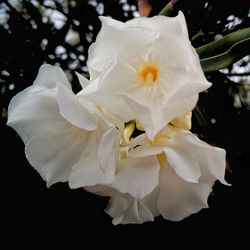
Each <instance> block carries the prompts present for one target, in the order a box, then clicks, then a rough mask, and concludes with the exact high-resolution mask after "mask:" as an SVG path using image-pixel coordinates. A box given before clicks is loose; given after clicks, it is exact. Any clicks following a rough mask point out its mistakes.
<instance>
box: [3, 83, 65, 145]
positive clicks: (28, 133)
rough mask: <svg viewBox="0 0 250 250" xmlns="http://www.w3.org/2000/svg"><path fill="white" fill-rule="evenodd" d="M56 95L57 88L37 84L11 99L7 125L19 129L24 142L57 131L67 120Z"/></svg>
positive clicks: (18, 131)
mask: <svg viewBox="0 0 250 250" xmlns="http://www.w3.org/2000/svg"><path fill="white" fill-rule="evenodd" d="M55 96H56V91H55V90H51V89H47V88H45V87H43V86H39V85H35V86H31V87H29V88H27V89H25V90H24V91H22V92H20V93H19V94H17V95H16V96H15V97H14V98H13V99H12V100H11V102H10V104H9V107H8V123H7V125H8V126H11V127H12V128H14V129H15V130H16V131H17V133H18V134H19V135H20V136H21V138H22V140H23V141H24V143H27V141H28V140H29V139H30V138H32V137H34V136H36V135H38V134H45V133H48V131H50V132H51V133H56V131H57V130H58V126H59V127H60V126H61V123H64V122H65V120H64V119H63V118H62V117H61V115H60V113H59V108H58V104H57V102H56V97H55Z"/></svg>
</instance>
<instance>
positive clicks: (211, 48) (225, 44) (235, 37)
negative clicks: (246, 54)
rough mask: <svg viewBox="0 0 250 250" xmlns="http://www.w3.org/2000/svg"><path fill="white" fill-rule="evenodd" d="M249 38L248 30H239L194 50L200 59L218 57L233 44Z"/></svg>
mask: <svg viewBox="0 0 250 250" xmlns="http://www.w3.org/2000/svg"><path fill="white" fill-rule="evenodd" d="M248 38H250V28H245V29H241V30H238V31H235V32H232V33H231V34H228V35H226V36H224V37H223V38H221V39H219V40H216V41H213V42H211V43H208V44H205V45H203V46H201V47H198V48H196V51H197V53H198V55H199V57H200V59H203V58H208V57H211V56H215V55H219V54H222V53H224V52H225V51H227V50H229V49H230V48H231V47H232V46H233V45H234V44H236V43H238V42H240V41H242V40H245V39H248Z"/></svg>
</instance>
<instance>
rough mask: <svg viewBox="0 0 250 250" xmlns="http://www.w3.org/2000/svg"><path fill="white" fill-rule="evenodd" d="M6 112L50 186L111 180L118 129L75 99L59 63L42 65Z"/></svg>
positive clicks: (91, 107) (88, 104)
mask: <svg viewBox="0 0 250 250" xmlns="http://www.w3.org/2000/svg"><path fill="white" fill-rule="evenodd" d="M8 113H9V117H8V125H9V126H11V127H12V128H14V129H15V130H16V131H17V132H18V134H19V135H20V136H21V138H22V140H23V142H24V144H25V153H26V157H27V158H28V160H29V162H30V164H31V165H32V166H33V167H34V168H35V169H36V170H37V171H38V172H39V173H40V175H41V176H42V177H43V179H44V180H45V181H47V185H48V186H50V185H52V184H54V183H56V182H65V181H69V185H70V186H71V187H72V188H77V187H82V186H86V185H88V186H91V185H96V184H99V183H102V184H106V183H110V182H112V180H113V176H114V172H115V164H116V146H115V145H116V143H117V129H116V127H115V126H114V125H112V124H110V123H109V122H108V121H107V120H106V119H104V118H102V117H101V116H100V114H99V112H98V110H97V109H96V108H95V107H94V106H93V105H91V104H90V103H88V102H86V101H85V102H84V100H83V99H81V102H79V100H78V99H77V97H76V96H75V95H74V93H73V92H72V90H71V87H70V84H69V82H68V80H67V79H66V77H65V75H64V73H63V71H62V70H61V69H60V68H59V67H55V66H50V65H43V66H42V67H41V68H40V70H39V73H38V76H37V78H36V80H35V82H34V84H33V86H31V87H29V88H27V89H25V90H24V91H22V92H21V93H19V94H18V95H17V96H15V97H14V98H13V99H12V101H11V103H10V105H9V110H8Z"/></svg>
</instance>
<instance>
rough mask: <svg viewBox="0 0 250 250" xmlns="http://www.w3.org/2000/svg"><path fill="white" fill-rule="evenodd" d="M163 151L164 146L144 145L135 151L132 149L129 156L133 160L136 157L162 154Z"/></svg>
mask: <svg viewBox="0 0 250 250" xmlns="http://www.w3.org/2000/svg"><path fill="white" fill-rule="evenodd" d="M163 150H164V146H152V145H143V146H138V147H136V148H134V149H131V150H130V151H129V156H130V157H132V158H135V157H145V156H151V155H157V154H160V153H162V151H163Z"/></svg>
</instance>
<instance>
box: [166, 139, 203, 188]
mask: <svg viewBox="0 0 250 250" xmlns="http://www.w3.org/2000/svg"><path fill="white" fill-rule="evenodd" d="M185 146H187V145H178V141H177V142H176V144H175V145H171V146H169V147H166V148H165V149H164V152H165V156H166V159H167V162H168V164H169V165H170V166H171V167H172V168H173V169H174V171H175V172H176V174H178V175H179V176H180V177H181V178H182V179H184V180H185V181H188V182H194V183H195V182H196V183H197V182H198V180H199V178H200V176H201V171H200V167H199V163H198V161H197V159H196V158H195V155H194V156H193V155H192V152H190V150H187V149H185ZM188 146H190V145H188Z"/></svg>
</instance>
